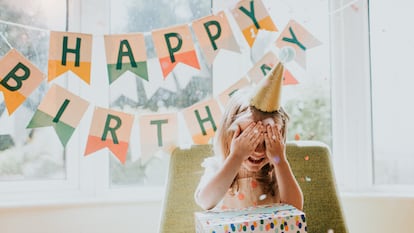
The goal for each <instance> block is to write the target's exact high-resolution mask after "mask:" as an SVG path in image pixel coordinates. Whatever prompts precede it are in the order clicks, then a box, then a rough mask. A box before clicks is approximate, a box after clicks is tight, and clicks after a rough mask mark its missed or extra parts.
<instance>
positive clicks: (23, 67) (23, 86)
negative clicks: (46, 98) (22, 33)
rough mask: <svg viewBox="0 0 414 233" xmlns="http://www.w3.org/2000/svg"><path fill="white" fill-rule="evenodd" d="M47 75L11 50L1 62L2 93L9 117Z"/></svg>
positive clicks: (0, 88) (0, 83)
mask: <svg viewBox="0 0 414 233" xmlns="http://www.w3.org/2000/svg"><path fill="white" fill-rule="evenodd" d="M45 78H46V77H45V75H44V74H43V73H42V72H41V71H40V70H39V69H38V68H37V67H36V66H34V65H33V64H32V63H31V62H30V61H29V60H27V59H26V58H25V57H24V56H23V55H22V54H20V53H19V52H18V51H17V50H15V49H12V50H10V51H9V52H8V53H7V54H6V55H5V56H4V57H3V59H2V60H0V91H2V92H3V95H4V102H5V103H6V108H7V111H8V113H9V115H11V114H13V112H14V111H16V109H17V108H18V107H19V106H20V105H21V104H23V102H24V101H25V100H26V99H27V98H28V97H29V96H30V95H31V94H32V93H33V91H34V90H35V89H36V88H37V87H38V86H39V85H40V83H41V82H42V81H43V79H45Z"/></svg>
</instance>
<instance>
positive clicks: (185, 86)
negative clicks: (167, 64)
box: [109, 0, 212, 186]
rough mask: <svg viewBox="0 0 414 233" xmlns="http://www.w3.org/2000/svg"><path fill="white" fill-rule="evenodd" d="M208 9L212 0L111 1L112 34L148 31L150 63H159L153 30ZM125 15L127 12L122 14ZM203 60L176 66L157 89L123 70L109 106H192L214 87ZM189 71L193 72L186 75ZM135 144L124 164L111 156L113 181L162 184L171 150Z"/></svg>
mask: <svg viewBox="0 0 414 233" xmlns="http://www.w3.org/2000/svg"><path fill="white" fill-rule="evenodd" d="M210 14H211V2H210V1H209V0H197V1H187V0H178V1H162V0H157V1H143V2H142V3H140V4H137V3H136V1H131V0H123V1H111V16H112V17H111V19H110V20H111V30H110V32H111V34H124V33H134V32H135V33H136V32H139V33H144V34H145V43H146V47H147V51H146V52H147V57H148V66H149V69H151V68H153V69H154V68H155V69H157V68H158V67H157V65H158V62H159V61H158V59H157V57H156V54H155V49H154V45H153V41H152V38H151V34H150V32H151V31H152V30H157V29H161V28H166V27H172V26H177V25H182V24H187V25H190V23H191V21H192V20H195V19H198V18H202V17H204V16H208V15H210ZM121 15H123V16H124V17H119V16H121ZM161 15H162V17H160V16H161ZM196 49H198V48H197V47H196ZM198 58H199V59H202V56H200V51H198ZM200 63H201V67H202V68H201V71H194V69H191V68H190V69H185V68H182V67H177V68H176V69H175V70H174V72H173V75H172V76H171V77H168V78H169V79H170V80H174V82H164V83H166V84H162V85H161V87H160V88H158V89H156V90H148V89H145V83H144V82H146V81H144V80H143V79H140V78H136V76H134V75H131V74H124V75H125V76H127V77H125V76H123V77H122V80H119V81H117V84H116V86H115V87H111V88H110V93H109V95H110V100H109V101H110V107H111V108H115V109H120V110H122V111H127V112H129V113H132V114H134V115H137V116H138V115H142V114H145V113H152V114H158V113H171V112H177V111H179V110H181V109H183V108H186V107H189V106H191V105H192V104H195V103H197V102H199V101H201V100H203V99H205V98H207V97H209V96H211V93H212V86H211V85H212V81H211V73H210V71H209V70H208V67H207V66H206V65H205V62H203V61H200ZM188 73H189V74H190V75H187V74H188ZM150 74H151V73H150ZM128 75H129V77H128ZM185 76H187V77H185ZM183 78H184V79H189V81H188V83H181V82H182V81H181V80H183ZM131 82H132V85H131V84H130V83H131ZM114 84H115V83H114ZM135 131H137V130H135ZM131 142H139V137H138V135H135V134H134V133H133V134H132V137H131ZM136 144H137V143H131V145H130V148H129V152H128V156H127V162H126V163H125V164H121V163H119V161H117V160H116V159H114V158H113V157H111V162H110V172H111V184H112V185H134V184H135V185H150V186H153V185H158V186H160V185H163V184H164V181H165V175H166V171H167V170H168V161H169V160H168V156H169V155H168V154H166V152H163V151H159V152H157V153H156V154H155V155H149V156H148V155H147V156H145V157H146V158H145V159H143V158H144V156H142V155H140V154H141V153H140V148H139V145H136ZM148 157H149V158H148Z"/></svg>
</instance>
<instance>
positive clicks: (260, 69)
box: [247, 51, 279, 83]
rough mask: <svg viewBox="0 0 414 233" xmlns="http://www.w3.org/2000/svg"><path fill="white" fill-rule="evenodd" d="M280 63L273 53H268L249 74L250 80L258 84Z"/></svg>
mask: <svg viewBox="0 0 414 233" xmlns="http://www.w3.org/2000/svg"><path fill="white" fill-rule="evenodd" d="M277 63H279V59H278V58H277V56H276V54H274V53H273V52H271V51H270V52H268V53H266V54H265V55H264V56H263V57H262V58H261V59H260V60H259V61H258V62H257V63H256V64H254V66H253V67H252V68H251V69H250V70H249V71H248V72H247V75H248V76H249V78H250V80H251V81H252V82H254V83H258V82H259V81H260V80H262V79H263V78H264V77H265V76H266V74H267V73H268V72H269V71H270V70H271V69H272V67H274V66H275V65H276V64H277Z"/></svg>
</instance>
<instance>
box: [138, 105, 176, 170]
mask: <svg viewBox="0 0 414 233" xmlns="http://www.w3.org/2000/svg"><path fill="white" fill-rule="evenodd" d="M139 126H140V136H141V140H140V142H141V158H142V162H144V163H145V162H146V161H148V160H149V159H150V158H151V156H153V155H154V154H155V152H157V150H159V149H161V148H163V149H166V150H171V149H172V148H174V147H175V145H177V142H178V140H177V138H178V132H179V131H178V126H177V114H176V113H173V114H158V115H148V116H141V117H140V118H139Z"/></svg>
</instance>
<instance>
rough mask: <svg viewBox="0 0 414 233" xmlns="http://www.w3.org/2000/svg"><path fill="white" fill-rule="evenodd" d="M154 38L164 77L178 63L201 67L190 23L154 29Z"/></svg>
mask: <svg viewBox="0 0 414 233" xmlns="http://www.w3.org/2000/svg"><path fill="white" fill-rule="evenodd" d="M152 39H153V41H154V47H155V50H156V51H157V56H158V59H159V61H160V64H161V70H162V74H163V77H164V78H166V77H167V76H168V74H169V73H171V71H172V70H173V69H174V67H175V66H176V65H177V64H178V63H184V64H186V65H189V66H192V67H194V68H196V69H200V64H199V62H198V59H197V54H196V51H195V48H194V42H193V39H192V35H191V31H190V27H189V26H188V25H182V26H177V27H172V28H167V29H161V30H157V31H153V32H152Z"/></svg>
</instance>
